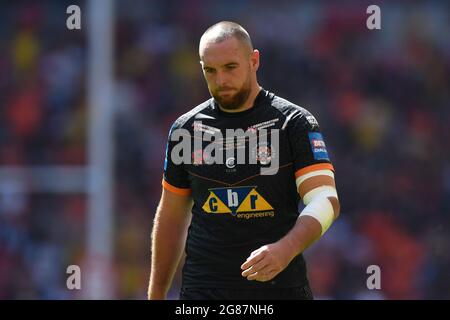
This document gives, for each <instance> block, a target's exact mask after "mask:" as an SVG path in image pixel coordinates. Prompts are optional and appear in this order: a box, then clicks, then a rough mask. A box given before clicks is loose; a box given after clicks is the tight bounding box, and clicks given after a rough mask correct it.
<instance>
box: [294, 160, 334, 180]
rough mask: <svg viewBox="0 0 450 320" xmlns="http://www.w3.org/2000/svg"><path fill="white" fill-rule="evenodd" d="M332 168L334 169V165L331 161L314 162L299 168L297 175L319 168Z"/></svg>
mask: <svg viewBox="0 0 450 320" xmlns="http://www.w3.org/2000/svg"><path fill="white" fill-rule="evenodd" d="M326 169H329V170H332V171H334V167H333V165H332V164H331V163H318V164H312V165H310V166H307V167H304V168H301V169H300V170H297V172H296V173H295V177H296V178H298V177H300V176H302V175H304V174H306V173H309V172H313V171H317V170H326Z"/></svg>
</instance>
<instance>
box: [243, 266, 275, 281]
mask: <svg viewBox="0 0 450 320" xmlns="http://www.w3.org/2000/svg"><path fill="white" fill-rule="evenodd" d="M272 278H273V270H271V269H269V266H266V267H264V268H262V269H261V270H259V271H258V272H255V273H252V274H250V275H249V276H248V277H247V280H256V281H261V282H265V281H269V280H271V279H272Z"/></svg>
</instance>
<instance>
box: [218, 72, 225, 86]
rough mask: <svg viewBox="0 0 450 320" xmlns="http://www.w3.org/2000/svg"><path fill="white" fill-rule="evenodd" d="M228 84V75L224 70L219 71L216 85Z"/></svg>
mask: <svg viewBox="0 0 450 320" xmlns="http://www.w3.org/2000/svg"><path fill="white" fill-rule="evenodd" d="M226 84H227V76H226V75H225V73H224V72H217V75H216V85H217V86H218V87H219V88H222V87H224V86H225V85H226Z"/></svg>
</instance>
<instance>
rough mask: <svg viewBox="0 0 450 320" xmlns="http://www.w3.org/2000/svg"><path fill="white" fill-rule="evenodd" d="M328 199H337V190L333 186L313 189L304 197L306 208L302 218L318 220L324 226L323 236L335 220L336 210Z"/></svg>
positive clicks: (301, 214)
mask: <svg viewBox="0 0 450 320" xmlns="http://www.w3.org/2000/svg"><path fill="white" fill-rule="evenodd" d="M328 197H335V198H337V192H336V189H335V188H334V187H332V186H321V187H317V188H314V189H312V190H311V191H309V192H308V193H306V194H305V196H304V197H303V202H304V204H305V205H306V207H305V208H304V209H303V210H302V212H301V213H300V216H310V217H313V218H314V219H316V220H317V221H318V222H319V223H320V225H321V226H322V233H321V235H323V234H324V233H325V232H326V231H327V230H328V228H329V227H330V225H331V224H332V223H333V220H334V209H333V205H332V204H331V202H330V200H328Z"/></svg>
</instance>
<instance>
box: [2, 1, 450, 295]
mask: <svg viewBox="0 0 450 320" xmlns="http://www.w3.org/2000/svg"><path fill="white" fill-rule="evenodd" d="M73 3H78V4H79V5H80V7H81V10H82V14H83V15H82V24H83V28H82V30H75V31H69V30H67V29H66V28H65V21H66V18H67V14H66V13H65V9H66V7H67V6H68V5H70V4H73ZM355 3H357V4H356V5H355V4H354V3H353V2H344V4H340V5H338V4H337V3H335V2H331V1H325V2H320V3H319V2H315V1H306V2H303V1H302V2H300V1H284V0H281V1H277V3H276V5H275V4H274V3H273V2H272V1H266V0H265V1H250V0H247V1H237V0H231V1H230V0H227V1H225V0H221V1H201V0H187V1H175V0H171V1H156V0H154V1H144V0H134V1H132V2H127V1H125V0H118V1H116V10H115V11H116V22H115V23H116V26H115V30H114V33H115V37H114V38H115V53H114V55H115V90H114V94H115V96H114V99H113V100H114V105H113V106H111V107H112V108H114V112H115V121H114V127H115V136H114V141H115V148H116V159H115V165H114V168H115V169H114V172H115V175H114V176H115V185H114V199H115V203H114V208H115V210H114V234H113V238H114V261H113V267H114V275H115V276H114V278H113V279H111V281H114V282H115V292H114V297H115V298H118V299H144V298H145V297H146V290H147V285H148V276H149V271H150V232H151V228H152V220H153V217H154V213H155V210H156V206H157V202H158V200H159V196H160V192H161V176H162V168H163V160H164V159H163V158H164V151H165V140H166V138H167V133H168V130H169V128H170V125H171V123H172V122H173V121H174V120H175V119H176V118H177V117H178V116H179V115H181V114H182V113H184V112H187V111H188V110H190V109H191V108H193V107H195V106H196V105H197V104H199V103H201V102H202V101H204V100H206V99H208V98H209V94H208V91H207V88H206V85H205V82H204V80H203V76H202V73H201V69H200V66H199V63H198V60H199V59H198V53H197V48H198V41H199V38H200V36H201V34H202V33H203V31H204V30H205V29H206V28H207V27H209V26H210V25H212V24H214V23H216V22H218V21H220V20H232V21H236V22H238V23H240V24H241V25H243V26H244V28H246V29H247V30H248V31H249V33H250V35H251V37H252V40H253V43H254V46H255V47H256V48H258V49H259V50H260V53H261V67H260V70H259V73H258V76H259V82H260V84H261V85H262V86H263V87H264V88H265V89H268V90H270V91H272V92H274V93H276V94H277V95H279V96H282V97H284V98H286V99H288V100H291V101H293V102H295V103H296V104H298V105H300V106H303V107H305V108H307V109H308V110H309V111H310V112H312V113H313V114H314V115H315V116H316V118H317V119H318V121H319V124H320V126H321V129H322V133H323V135H324V137H325V141H326V143H327V146H328V149H329V153H330V156H331V159H332V162H333V164H334V166H335V169H336V180H337V188H338V193H339V196H340V201H341V208H342V209H341V216H340V218H339V219H338V220H337V221H336V222H335V224H334V225H333V226H332V227H331V228H330V230H329V231H328V232H327V233H326V234H325V236H324V237H323V238H322V239H321V240H320V241H319V242H317V243H316V244H314V245H313V246H312V247H311V248H309V249H308V250H307V252H306V253H305V256H306V259H307V265H308V275H309V279H310V282H311V286H312V289H313V292H314V294H315V297H316V298H318V299H450V232H448V230H449V229H450V148H449V147H448V145H447V143H448V141H450V129H449V128H450V127H449V121H450V41H449V31H450V25H449V23H450V22H449V21H450V19H449V18H450V6H449V4H448V3H445V2H443V1H442V2H440V1H430V2H428V3H424V2H417V3H416V2H412V3H409V2H408V4H406V3H405V2H403V1H390V2H389V3H387V1H385V2H383V1H382V2H381V5H380V7H381V11H382V29H381V30H368V29H367V28H366V18H367V16H368V15H367V14H366V8H367V6H368V5H369V4H367V5H365V4H362V3H363V2H360V1H358V2H355ZM85 13H86V3H85V2H84V1H38V2H31V1H16V2H12V1H11V2H10V3H6V2H4V1H2V2H1V3H0V169H1V168H2V167H3V168H6V167H11V166H49V165H74V166H83V165H86V164H87V148H86V147H87V132H86V130H87V127H88V106H87V99H86V92H87V87H86V75H87V53H88V51H87V47H86V46H87V33H88V32H89V30H88V28H87V27H85V25H84V23H85V22H86V20H85ZM446 146H447V147H446ZM0 177H1V175H0ZM2 180H3V181H2ZM28 183H29V182H28V180H27V179H26V178H24V179H19V180H13V181H12V180H10V179H9V180H8V179H0V299H70V298H78V297H80V294H79V293H78V292H76V291H69V290H67V288H66V277H67V275H66V267H67V266H68V265H72V264H81V263H82V261H83V259H84V258H85V249H86V241H85V236H86V220H87V200H88V199H87V196H86V194H85V193H83V192H72V193H69V192H67V193H63V192H61V193H52V192H48V191H39V190H36V189H35V188H34V189H32V190H31V189H30V187H29V184H28ZM370 265H377V266H379V267H380V270H381V290H369V289H368V288H367V283H366V282H367V279H368V277H369V276H370V274H368V273H367V268H368V267H369V266H370ZM179 286H180V272H179V271H178V272H177V275H176V277H175V280H174V283H173V287H172V290H171V291H170V294H169V297H170V298H172V299H176V298H177V290H178V288H179Z"/></svg>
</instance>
